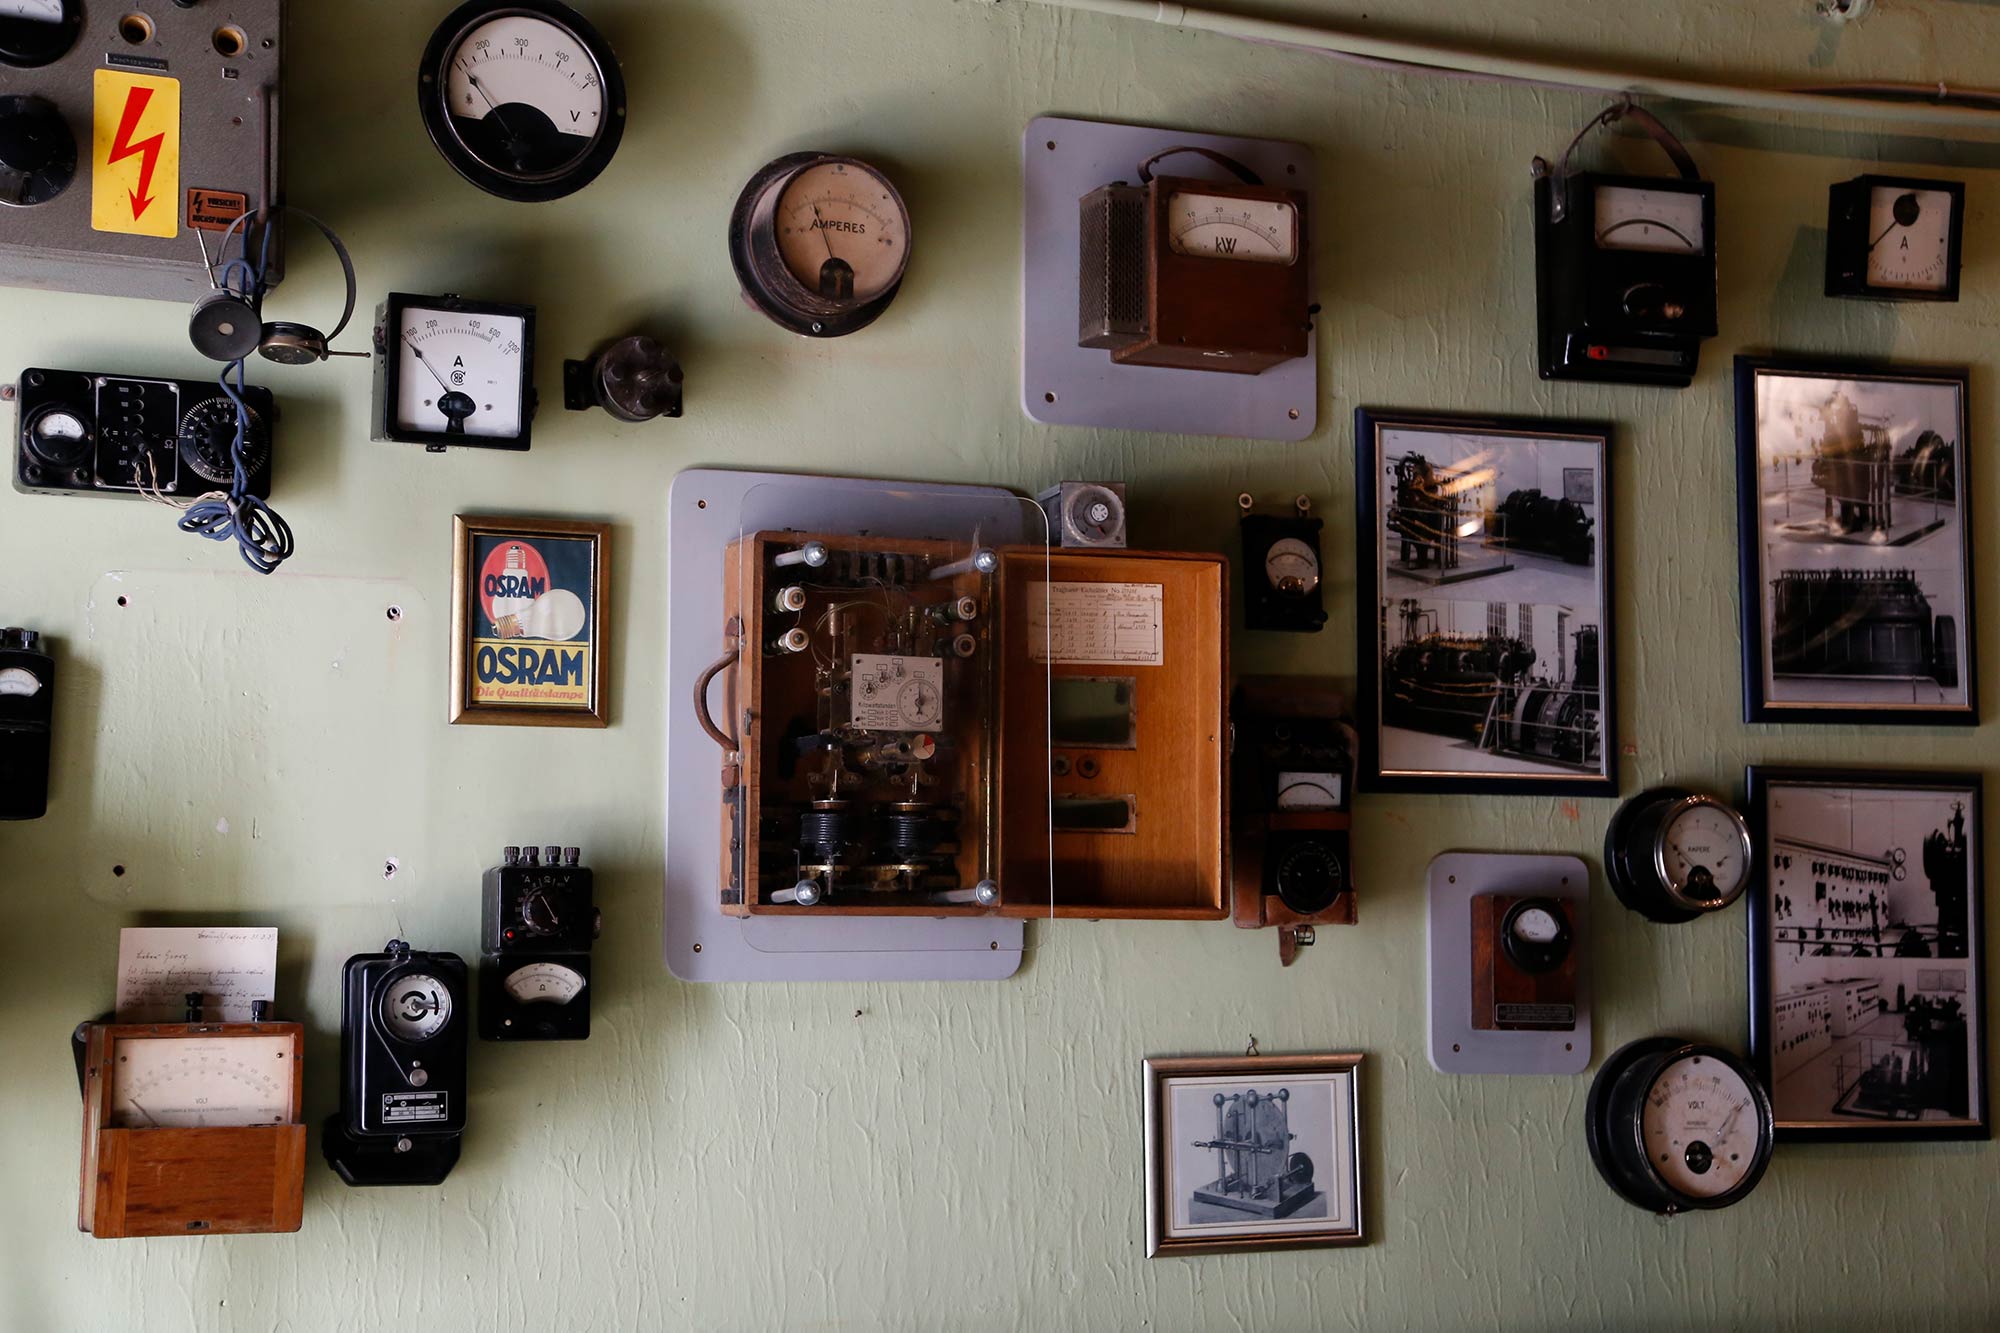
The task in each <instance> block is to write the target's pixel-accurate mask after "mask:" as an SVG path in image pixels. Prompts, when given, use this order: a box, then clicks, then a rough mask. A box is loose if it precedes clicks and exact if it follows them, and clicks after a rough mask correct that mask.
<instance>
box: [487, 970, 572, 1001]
mask: <svg viewBox="0 0 2000 1333" xmlns="http://www.w3.org/2000/svg"><path fill="white" fill-rule="evenodd" d="M503 984H504V986H505V987H506V990H507V994H508V995H509V996H510V997H511V998H512V999H514V1000H515V1001H516V1002H518V1003H520V1004H568V1003H569V1002H570V1001H571V1000H574V999H575V998H576V997H577V996H579V995H581V994H583V986H584V982H583V977H582V975H581V974H580V973H578V972H577V971H576V970H575V969H574V968H568V967H564V966H563V965H562V964H561V963H528V964H525V965H524V966H521V967H517V968H515V969H514V970H513V971H512V972H509V973H508V974H507V979H506V981H505V982H504V983H503Z"/></svg>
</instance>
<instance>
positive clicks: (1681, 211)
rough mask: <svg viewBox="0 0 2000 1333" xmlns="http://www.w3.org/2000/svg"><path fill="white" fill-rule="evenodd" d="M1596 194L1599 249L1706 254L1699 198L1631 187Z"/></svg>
mask: <svg viewBox="0 0 2000 1333" xmlns="http://www.w3.org/2000/svg"><path fill="white" fill-rule="evenodd" d="M1596 195H1597V244H1598V246H1599V247H1600V248H1602V249H1605V250H1649V251H1653V252H1656V253H1660V254H1678V255H1699V254H1705V253H1707V238H1706V236H1705V235H1704V232H1705V230H1706V228H1705V226H1704V221H1703V200H1702V196H1701V195H1699V194H1695V193H1692V192H1690V191H1686V190H1647V189H1642V188H1639V187H1636V186H1630V185H1600V186H1599V187H1598V188H1597V190H1596Z"/></svg>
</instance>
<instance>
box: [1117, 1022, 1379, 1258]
mask: <svg viewBox="0 0 2000 1333" xmlns="http://www.w3.org/2000/svg"><path fill="white" fill-rule="evenodd" d="M1252 1048H1253V1049H1254V1048H1255V1044H1254V1043H1252ZM1360 1079H1361V1057H1360V1056H1359V1055H1289V1056H1287V1055H1244V1056H1239V1057H1234V1058H1231V1057H1228V1056H1218V1057H1196V1058H1190V1059H1171V1060H1148V1061H1146V1257H1147V1258H1149V1259H1157V1258H1159V1257H1161V1256H1162V1255H1188V1254H1226V1253H1229V1252H1232V1251H1239V1250H1302V1249H1314V1248H1318V1247H1322V1246H1331V1245H1360V1244H1363V1243H1365V1242H1366V1240H1367V1233H1366V1230H1365V1228H1364V1226H1363V1224H1362V1215H1361V1145H1360V1137H1361V1110H1360V1107H1361V1099H1360Z"/></svg>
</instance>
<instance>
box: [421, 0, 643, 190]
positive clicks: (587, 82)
mask: <svg viewBox="0 0 2000 1333" xmlns="http://www.w3.org/2000/svg"><path fill="white" fill-rule="evenodd" d="M417 102H418V105H419V108H420V109H421V110H422V112H423V119H424V129H425V130H426V131H427V132H428V133H429V134H430V136H431V142H432V143H434V144H436V145H437V150H438V151H439V152H440V153H442V154H444V160H445V161H447V162H449V163H451V165H452V167H453V168H454V169H455V170H456V171H457V172H458V174H459V175H461V176H463V177H465V179H467V180H469V181H471V182H472V183H473V184H474V185H477V186H478V187H479V188H480V189H482V190H485V191H486V192H487V193H489V194H497V195H499V196H500V197H501V198H502V199H514V200H518V201H521V202H524V203H534V202H540V201H543V200H548V199H560V198H562V197H563V196H564V195H566V194H573V193H574V192H576V191H577V190H580V189H582V188H583V187H584V186H586V185H588V184H590V182H591V181H593V180H595V179H597V176H598V173H600V172H601V171H603V170H604V168H605V165H606V164H607V163H609V162H610V161H611V156H612V154H614V153H616V152H617V151H618V141H619V139H620V138H621V137H622V136H623V135H624V133H625V80H624V77H623V76H622V75H621V74H620V73H619V70H618V58H617V56H615V55H614V54H612V51H611V47H610V46H609V45H608V44H607V43H606V42H605V40H604V39H603V38H602V37H600V36H599V35H598V33H597V30H596V29H595V28H593V27H591V26H590V24H589V23H588V22H587V21H586V20H585V19H584V17H583V16H582V15H581V14H579V13H577V12H576V11H575V10H573V9H571V8H570V7H569V6H567V5H563V4H557V3H555V0H511V2H510V0H471V3H468V4H464V5H461V6H459V8H458V9H456V10H454V11H453V12H452V15H451V17H449V18H447V19H446V20H445V21H444V22H443V23H442V24H441V25H439V27H438V30H437V31H436V33H434V34H433V35H432V37H431V40H430V45H429V46H428V47H426V48H425V50H424V63H423V66H422V69H421V71H420V72H419V74H418V77H417Z"/></svg>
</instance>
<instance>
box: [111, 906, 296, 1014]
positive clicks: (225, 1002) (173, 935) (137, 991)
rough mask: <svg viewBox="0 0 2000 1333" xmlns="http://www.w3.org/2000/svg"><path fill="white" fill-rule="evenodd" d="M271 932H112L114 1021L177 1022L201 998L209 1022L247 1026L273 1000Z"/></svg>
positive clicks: (145, 929) (259, 929)
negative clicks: (256, 1006) (196, 994)
mask: <svg viewBox="0 0 2000 1333" xmlns="http://www.w3.org/2000/svg"><path fill="white" fill-rule="evenodd" d="M277 984H278V931H277V928H276V927H275V926H192V927H185V928H183V927H156V926H142V927H134V928H132V929H129V930H121V931H119V932H118V1021H119V1022H121V1023H176V1022H179V1021H180V1020H181V1019H183V1018H185V1017H186V1016H187V997H188V993H189V992H191V991H200V992H201V1003H202V1011H201V1016H202V1018H204V1019H205V1020H207V1021H208V1022H211V1023H216V1022H223V1023H247V1022H249V1021H250V1018H251V1012H250V1006H251V1005H252V1004H253V1003H254V1002H256V1001H258V1000H268V999H271V998H273V997H274V996H275V995H276V993H277Z"/></svg>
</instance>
